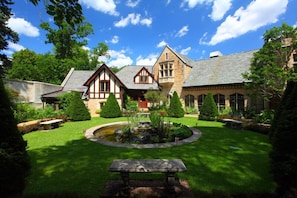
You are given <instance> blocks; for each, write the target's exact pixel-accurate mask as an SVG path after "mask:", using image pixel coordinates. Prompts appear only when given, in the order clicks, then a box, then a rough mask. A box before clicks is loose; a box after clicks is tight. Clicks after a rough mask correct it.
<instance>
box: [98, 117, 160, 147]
mask: <svg viewBox="0 0 297 198" xmlns="http://www.w3.org/2000/svg"><path fill="white" fill-rule="evenodd" d="M125 127H126V128H127V127H129V126H128V124H114V125H110V126H105V127H102V128H99V129H97V130H96V131H95V132H94V136H96V137H98V138H100V139H103V140H105V141H111V142H121V143H139V144H148V143H156V142H160V138H159V134H158V132H157V131H156V130H154V128H153V127H151V125H150V123H149V122H140V123H139V124H138V126H137V127H134V128H132V129H130V133H125V132H123V131H124V128H125Z"/></svg>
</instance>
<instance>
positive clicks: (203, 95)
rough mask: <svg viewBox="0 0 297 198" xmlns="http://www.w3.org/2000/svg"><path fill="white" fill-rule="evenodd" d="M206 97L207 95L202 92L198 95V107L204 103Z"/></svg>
mask: <svg viewBox="0 0 297 198" xmlns="http://www.w3.org/2000/svg"><path fill="white" fill-rule="evenodd" d="M205 97H206V95H205V94H201V95H199V96H198V108H200V107H201V106H202V105H203V102H204V99H205Z"/></svg>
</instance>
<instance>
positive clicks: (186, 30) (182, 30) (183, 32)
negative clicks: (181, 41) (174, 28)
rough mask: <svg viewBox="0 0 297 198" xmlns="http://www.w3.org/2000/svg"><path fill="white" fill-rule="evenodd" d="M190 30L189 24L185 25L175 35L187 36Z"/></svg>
mask: <svg viewBox="0 0 297 198" xmlns="http://www.w3.org/2000/svg"><path fill="white" fill-rule="evenodd" d="M188 31H189V28H188V26H184V27H182V28H181V29H180V30H179V31H178V32H177V34H176V35H175V37H183V36H185V35H186V34H187V33H188Z"/></svg>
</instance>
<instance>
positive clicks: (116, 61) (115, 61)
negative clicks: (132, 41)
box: [99, 50, 133, 67]
mask: <svg viewBox="0 0 297 198" xmlns="http://www.w3.org/2000/svg"><path fill="white" fill-rule="evenodd" d="M108 53H109V55H110V59H108V60H107V59H106V58H105V57H100V58H99V59H100V60H102V61H104V62H105V63H106V64H107V65H108V66H112V67H122V66H125V65H132V63H133V60H132V59H131V58H130V57H129V56H127V55H126V53H127V51H126V50H120V51H115V50H108Z"/></svg>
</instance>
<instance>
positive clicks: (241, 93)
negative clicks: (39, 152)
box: [42, 45, 265, 116]
mask: <svg viewBox="0 0 297 198" xmlns="http://www.w3.org/2000/svg"><path fill="white" fill-rule="evenodd" d="M254 52H256V50H253V51H247V52H242V53H236V54H231V55H226V56H223V55H222V54H221V53H220V52H218V51H217V52H213V53H211V54H210V57H209V58H208V59H205V60H192V59H190V58H188V57H186V56H184V55H182V54H180V53H177V52H176V51H175V50H173V49H172V48H170V47H169V46H168V45H167V46H165V48H164V49H163V51H162V52H161V54H160V56H159V57H158V59H157V61H156V62H155V64H154V65H152V66H126V67H124V68H123V69H121V70H120V71H119V72H117V73H113V72H112V71H111V70H110V69H109V67H108V66H107V65H105V64H103V65H102V66H100V67H99V68H98V69H97V70H96V71H77V70H74V69H71V70H70V71H69V73H68V75H67V76H66V77H65V79H64V81H63V83H62V85H61V86H62V89H61V90H59V91H56V92H52V93H48V94H44V95H43V96H42V99H43V101H44V102H46V103H54V102H55V101H56V100H57V96H59V95H60V94H62V93H64V92H68V91H80V92H81V93H82V98H83V99H84V101H85V104H86V106H87V107H88V108H89V110H90V112H91V115H92V116H94V115H95V112H96V110H97V109H101V108H102V106H103V105H104V103H105V102H106V100H107V98H108V96H109V93H113V94H114V95H115V97H116V99H117V101H118V103H119V105H120V107H124V98H125V96H129V97H130V98H132V99H133V100H137V101H138V106H139V107H140V108H143V109H146V108H147V107H149V105H150V104H148V103H147V100H146V99H145V97H144V94H145V93H146V92H147V91H148V90H160V91H161V92H162V93H163V94H165V95H167V96H168V98H170V97H171V96H172V94H173V92H174V91H176V92H177V94H178V95H179V97H180V100H181V102H182V104H183V107H184V108H186V107H191V108H196V109H198V110H199V107H200V106H201V105H202V104H203V101H204V98H205V96H206V94H207V93H209V92H210V93H212V95H213V96H214V99H215V102H216V103H217V106H218V108H219V109H224V108H226V107H231V108H232V109H233V110H235V111H241V110H245V109H247V108H248V107H252V108H254V109H255V110H258V111H260V110H262V109H264V105H265V104H264V101H263V100H258V98H257V99H256V98H250V97H249V95H248V93H247V91H246V90H245V88H244V83H245V82H246V80H245V79H244V78H243V77H242V73H244V72H247V71H249V67H250V61H251V58H252V57H253V53H254Z"/></svg>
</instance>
